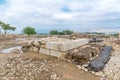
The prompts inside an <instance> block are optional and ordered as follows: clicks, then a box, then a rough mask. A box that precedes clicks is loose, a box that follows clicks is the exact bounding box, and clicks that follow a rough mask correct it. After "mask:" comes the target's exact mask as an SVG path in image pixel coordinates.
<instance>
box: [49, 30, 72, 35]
mask: <svg viewBox="0 0 120 80" xmlns="http://www.w3.org/2000/svg"><path fill="white" fill-rule="evenodd" d="M49 33H50V35H70V34H73V31H71V30H63V31H61V32H59V31H57V30H51V31H50V32H49Z"/></svg>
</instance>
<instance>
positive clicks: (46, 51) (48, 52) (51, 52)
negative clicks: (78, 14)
mask: <svg viewBox="0 0 120 80" xmlns="http://www.w3.org/2000/svg"><path fill="white" fill-rule="evenodd" d="M39 52H40V53H43V54H46V55H51V56H54V57H58V58H64V57H65V55H66V54H65V52H60V51H55V50H50V49H46V48H40V51H39Z"/></svg>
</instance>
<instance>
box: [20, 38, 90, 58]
mask: <svg viewBox="0 0 120 80" xmlns="http://www.w3.org/2000/svg"><path fill="white" fill-rule="evenodd" d="M88 43H89V39H87V38H84V39H77V40H68V39H62V38H50V39H49V38H45V39H42V40H35V41H28V43H27V44H25V45H23V46H22V50H23V51H24V52H27V51H33V52H39V53H43V54H47V55H51V56H55V57H58V58H64V57H65V55H66V53H67V52H68V51H69V50H71V49H75V48H77V47H80V46H83V45H85V44H88Z"/></svg>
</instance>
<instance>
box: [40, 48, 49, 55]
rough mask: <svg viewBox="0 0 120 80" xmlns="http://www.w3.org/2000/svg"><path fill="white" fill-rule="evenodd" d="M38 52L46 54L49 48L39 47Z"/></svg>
mask: <svg viewBox="0 0 120 80" xmlns="http://www.w3.org/2000/svg"><path fill="white" fill-rule="evenodd" d="M39 52H40V53H43V54H47V55H50V50H49V49H45V48H40V51H39Z"/></svg>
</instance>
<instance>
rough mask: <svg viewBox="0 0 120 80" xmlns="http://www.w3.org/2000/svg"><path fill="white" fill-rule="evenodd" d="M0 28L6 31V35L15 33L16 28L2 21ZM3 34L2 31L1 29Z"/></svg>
mask: <svg viewBox="0 0 120 80" xmlns="http://www.w3.org/2000/svg"><path fill="white" fill-rule="evenodd" d="M0 27H1V28H2V30H3V31H4V33H5V34H7V33H10V31H15V29H16V27H13V26H11V25H10V24H6V23H4V22H2V21H0ZM0 33H1V29H0Z"/></svg>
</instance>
